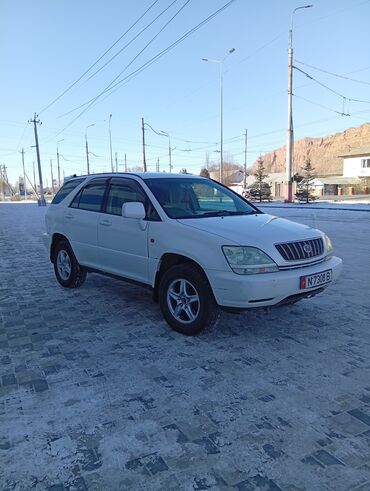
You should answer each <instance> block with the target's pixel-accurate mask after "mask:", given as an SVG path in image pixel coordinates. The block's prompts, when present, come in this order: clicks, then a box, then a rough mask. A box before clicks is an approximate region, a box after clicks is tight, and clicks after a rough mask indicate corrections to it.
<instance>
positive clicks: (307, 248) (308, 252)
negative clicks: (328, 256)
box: [275, 239, 324, 261]
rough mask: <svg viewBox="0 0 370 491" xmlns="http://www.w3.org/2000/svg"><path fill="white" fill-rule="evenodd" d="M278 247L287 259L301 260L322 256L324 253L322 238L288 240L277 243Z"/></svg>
mask: <svg viewBox="0 0 370 491" xmlns="http://www.w3.org/2000/svg"><path fill="white" fill-rule="evenodd" d="M275 247H276V249H277V250H278V251H279V253H280V254H281V255H282V257H283V258H284V259H285V261H299V260H302V259H311V258H312V257H317V256H321V255H322V254H323V253H324V242H323V240H322V239H310V240H302V241H299V242H286V243H285V244H276V245H275Z"/></svg>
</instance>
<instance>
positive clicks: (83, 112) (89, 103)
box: [58, 0, 191, 135]
mask: <svg viewBox="0 0 370 491" xmlns="http://www.w3.org/2000/svg"><path fill="white" fill-rule="evenodd" d="M176 1H177V0H174V1H173V2H172V4H171V5H173V4H174V3H175V2H176ZM190 1H191V0H186V2H185V3H184V4H183V5H182V6H181V7H180V8H179V9H178V10H177V12H175V14H174V15H173V16H172V17H171V18H170V19H169V20H168V21H167V22H166V23H165V24H164V26H162V28H161V29H160V30H159V31H158V32H157V34H156V35H155V36H153V37H152V39H151V40H150V41H149V42H148V43H147V44H146V45H145V46H144V48H143V49H142V50H141V51H139V53H138V54H137V55H136V56H135V57H134V58H133V59H132V60H131V61H130V63H128V64H127V65H126V66H125V68H124V69H123V70H122V71H121V72H120V73H119V74H118V75H117V76H116V77H115V78H114V79H113V80H112V81H111V82H110V83H109V84H108V85H107V86H106V87H105V89H104V90H103V91H102V92H100V93H99V94H98V95H97V96H95V97H93V98H92V99H91V100H90V101H88V102H87V103H85V104H83V105H82V106H84V105H87V107H86V108H85V109H84V110H83V111H81V112H80V113H79V114H78V115H77V116H76V117H75V118H74V119H73V120H72V121H71V122H70V123H69V124H68V125H67V126H66V127H65V128H64V129H66V128H68V127H69V126H70V125H72V124H73V123H74V122H75V121H76V120H77V119H79V118H80V117H81V116H82V115H83V114H85V113H86V112H87V111H88V110H89V109H90V108H91V107H93V106H94V105H95V103H96V102H97V100H98V99H100V97H101V96H102V95H104V94H105V93H106V92H108V91H110V90H111V89H112V88H114V87H115V86H116V85H117V84H118V83H119V82H117V83H116V84H115V83H114V82H116V80H117V79H118V78H119V77H120V76H121V75H122V74H123V73H124V72H125V71H126V70H127V68H128V67H129V66H130V65H132V63H134V61H135V60H136V59H137V58H138V57H139V56H140V55H141V54H142V53H143V52H144V51H145V50H146V48H147V47H148V46H150V44H151V43H152V42H153V41H154V40H155V39H156V38H157V37H158V36H159V35H160V34H161V33H162V32H163V31H164V30H165V29H166V27H167V26H168V25H169V24H170V23H171V22H172V21H173V19H174V18H175V17H176V16H177V15H178V14H179V13H180V12H181V11H182V10H183V9H184V8H185V7H186V5H187V4H188V3H189V2H190ZM82 106H80V107H82ZM77 109H78V108H77ZM72 111H74V110H72ZM72 111H70V112H72ZM67 114H68V113H67ZM64 129H63V130H62V131H64ZM62 131H61V132H62ZM61 132H59V133H58V135H59V134H60V133H61Z"/></svg>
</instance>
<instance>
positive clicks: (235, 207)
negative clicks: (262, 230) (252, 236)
mask: <svg viewBox="0 0 370 491" xmlns="http://www.w3.org/2000/svg"><path fill="white" fill-rule="evenodd" d="M145 182H146V184H147V185H148V186H149V188H150V190H151V191H152V193H153V194H154V196H155V197H156V198H157V200H158V202H159V203H160V205H161V206H162V208H163V209H164V211H165V212H166V213H167V215H168V216H169V217H170V218H205V217H212V216H216V217H217V216H228V215H249V214H251V213H259V211H258V210H257V209H256V208H255V207H254V206H252V205H251V204H249V203H248V202H247V201H246V200H244V199H243V198H242V197H240V196H239V195H237V194H236V193H234V192H232V191H231V190H229V189H227V188H225V187H224V186H221V185H219V184H217V183H216V182H214V181H211V180H205V179H197V178H194V179H192V178H186V179H182V178H168V179H167V178H160V179H150V178H149V179H145Z"/></svg>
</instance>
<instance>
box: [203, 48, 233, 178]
mask: <svg viewBox="0 0 370 491" xmlns="http://www.w3.org/2000/svg"><path fill="white" fill-rule="evenodd" d="M234 51H235V48H231V49H229V51H228V52H227V53H226V55H225V56H224V57H223V58H222V59H221V60H211V59H209V58H202V61H207V62H209V63H218V64H219V66H220V182H221V183H222V182H223V166H224V123H223V121H224V117H223V112H224V108H223V106H224V101H223V99H224V98H223V86H224V82H223V79H224V62H225V60H226V58H227V57H228V56H229V55H231V53H234Z"/></svg>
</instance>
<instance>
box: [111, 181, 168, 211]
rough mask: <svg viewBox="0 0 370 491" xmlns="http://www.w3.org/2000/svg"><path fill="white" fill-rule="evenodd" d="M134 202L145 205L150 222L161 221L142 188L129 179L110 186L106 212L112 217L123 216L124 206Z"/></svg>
mask: <svg viewBox="0 0 370 491" xmlns="http://www.w3.org/2000/svg"><path fill="white" fill-rule="evenodd" d="M134 201H135V202H137V201H139V202H140V203H143V205H144V208H145V212H146V218H147V219H148V220H159V219H160V218H159V216H158V213H157V212H156V211H155V209H154V207H153V205H152V204H151V203H150V201H149V198H148V197H147V195H146V194H145V192H144V191H143V190H142V188H141V187H140V186H139V185H138V184H137V183H136V182H135V181H133V180H131V181H130V180H128V179H125V180H124V179H122V180H121V182H119V183H112V184H111V185H110V186H109V192H108V197H107V204H106V209H105V211H106V213H109V214H111V215H122V205H123V204H124V203H129V202H134Z"/></svg>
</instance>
